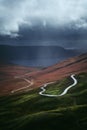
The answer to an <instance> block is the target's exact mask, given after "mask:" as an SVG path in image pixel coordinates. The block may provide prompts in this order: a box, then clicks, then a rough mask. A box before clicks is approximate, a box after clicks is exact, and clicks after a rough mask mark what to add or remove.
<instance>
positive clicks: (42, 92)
mask: <svg viewBox="0 0 87 130" xmlns="http://www.w3.org/2000/svg"><path fill="white" fill-rule="evenodd" d="M70 77H71V78H72V79H73V81H74V83H73V84H71V85H70V86H69V87H67V88H66V89H65V90H64V91H63V92H62V93H61V94H60V95H50V94H44V92H45V91H46V89H45V88H46V87H47V85H49V84H53V83H54V82H50V83H46V84H44V86H43V87H41V89H42V91H41V92H39V94H40V95H41V96H46V97H58V96H63V95H65V94H67V92H68V90H69V89H71V88H72V87H74V86H75V85H76V84H77V83H78V82H77V79H76V78H75V74H72V75H71V76H70Z"/></svg>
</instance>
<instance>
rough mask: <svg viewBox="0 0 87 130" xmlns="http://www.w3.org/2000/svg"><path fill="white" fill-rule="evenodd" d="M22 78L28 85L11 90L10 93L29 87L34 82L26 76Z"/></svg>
mask: <svg viewBox="0 0 87 130" xmlns="http://www.w3.org/2000/svg"><path fill="white" fill-rule="evenodd" d="M18 78H20V77H18ZM22 79H23V80H25V81H26V82H27V83H28V84H29V85H27V86H25V87H22V88H19V89H15V90H12V91H11V93H15V92H18V91H21V90H24V89H27V88H29V87H30V86H32V85H33V84H34V83H33V81H30V80H28V79H26V78H22Z"/></svg>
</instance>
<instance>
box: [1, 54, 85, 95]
mask: <svg viewBox="0 0 87 130" xmlns="http://www.w3.org/2000/svg"><path fill="white" fill-rule="evenodd" d="M2 68H3V69H2ZM2 68H1V70H2V71H1V70H0V72H1V77H2V74H3V79H4V80H2V79H0V94H6V93H7V94H8V93H11V91H12V90H14V89H19V88H22V87H24V86H27V85H29V84H28V83H27V82H25V81H24V80H23V79H25V78H26V79H28V80H33V82H34V84H33V85H32V86H31V87H30V89H35V88H38V87H40V86H42V85H43V84H45V83H48V82H56V81H58V80H62V79H63V78H64V77H68V76H70V75H71V74H76V75H78V74H80V73H87V53H85V54H82V55H80V56H76V57H73V58H69V59H68V60H64V61H62V62H60V63H58V64H55V65H53V66H50V67H47V68H43V69H35V68H34V69H33V68H30V69H29V68H28V67H27V68H26V67H24V71H23V70H22V68H21V66H18V68H17V66H15V69H14V68H13V69H11V67H8V66H5V67H4V66H2ZM20 68H21V69H20ZM6 69H8V71H7V73H6ZM10 69H11V71H10ZM19 70H20V71H19ZM22 71H23V72H22ZM15 72H17V73H15ZM5 76H6V77H5ZM15 77H18V78H15ZM25 90H26V89H25ZM25 90H24V91H25Z"/></svg>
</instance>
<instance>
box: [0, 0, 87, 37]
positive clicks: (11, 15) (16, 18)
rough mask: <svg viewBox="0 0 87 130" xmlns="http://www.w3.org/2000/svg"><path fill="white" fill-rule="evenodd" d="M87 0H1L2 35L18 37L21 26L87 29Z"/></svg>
mask: <svg viewBox="0 0 87 130" xmlns="http://www.w3.org/2000/svg"><path fill="white" fill-rule="evenodd" d="M86 5H87V0H15V1H14V0H0V34H2V35H11V36H12V37H16V36H18V32H19V28H20V26H23V25H24V24H26V25H27V26H28V27H29V28H34V26H35V25H38V24H39V23H41V24H42V26H44V27H46V26H47V25H50V26H53V27H54V28H59V27H65V26H70V28H72V29H74V28H75V29H83V28H84V29H85V28H87V21H86V18H87V7H86Z"/></svg>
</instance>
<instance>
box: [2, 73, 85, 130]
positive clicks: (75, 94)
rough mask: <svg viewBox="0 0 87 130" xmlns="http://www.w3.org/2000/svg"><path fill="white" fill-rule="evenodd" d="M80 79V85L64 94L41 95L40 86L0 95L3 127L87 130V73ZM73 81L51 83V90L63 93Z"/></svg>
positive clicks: (49, 91)
mask: <svg viewBox="0 0 87 130" xmlns="http://www.w3.org/2000/svg"><path fill="white" fill-rule="evenodd" d="M76 78H77V79H78V84H77V85H76V86H75V87H73V88H72V89H71V90H70V91H69V92H68V94H67V95H65V96H62V97H56V98H49V97H43V96H40V95H39V94H38V92H39V91H40V89H36V90H33V91H30V92H27V93H22V94H16V95H9V96H3V97H0V130H28V129H32V130H33V129H35V130H58V129H59V130H62V129H67V130H86V129H87V74H80V75H77V76H76ZM71 82H72V80H71V79H70V78H67V79H64V80H63V81H61V82H58V83H59V84H57V83H55V84H54V85H49V87H48V89H47V93H50V94H51V93H52V94H57V93H60V92H61V91H62V90H63V89H64V87H67V85H69V84H70V83H71ZM63 86H64V87H63ZM52 88H54V89H52Z"/></svg>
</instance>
